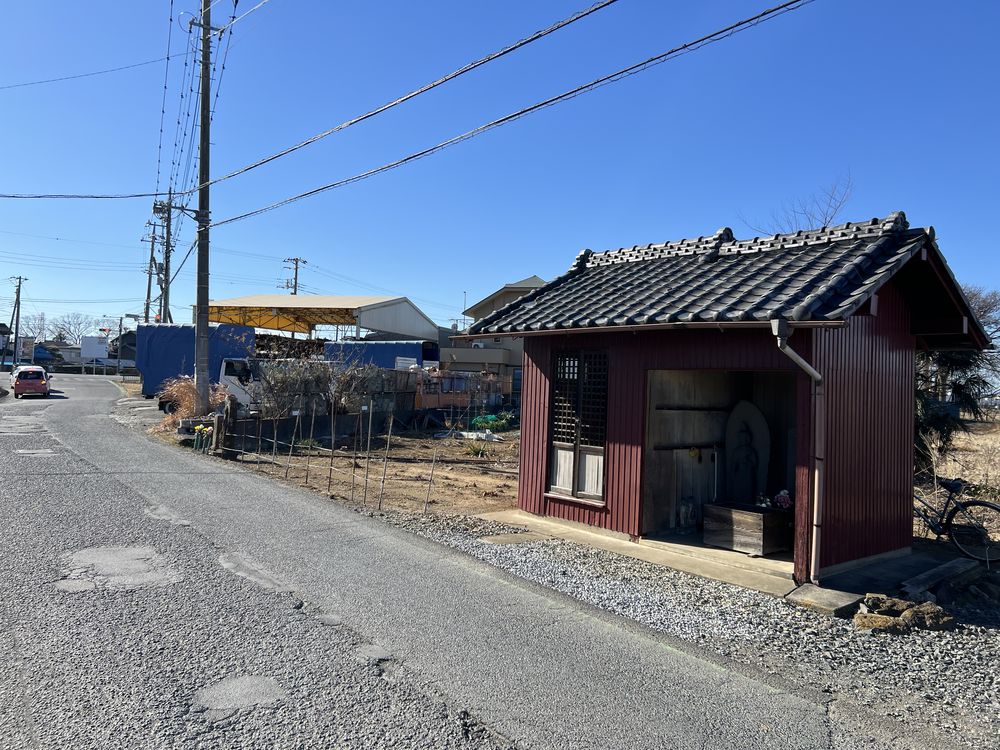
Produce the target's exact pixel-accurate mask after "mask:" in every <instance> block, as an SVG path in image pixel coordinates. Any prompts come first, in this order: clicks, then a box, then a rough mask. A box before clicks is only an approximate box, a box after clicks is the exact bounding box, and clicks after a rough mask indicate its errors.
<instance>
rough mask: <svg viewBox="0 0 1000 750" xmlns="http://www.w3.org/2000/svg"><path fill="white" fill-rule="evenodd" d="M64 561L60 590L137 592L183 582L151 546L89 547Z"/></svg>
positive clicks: (58, 586) (58, 582)
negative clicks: (98, 587) (106, 589)
mask: <svg viewBox="0 0 1000 750" xmlns="http://www.w3.org/2000/svg"><path fill="white" fill-rule="evenodd" d="M66 561H67V566H68V568H69V572H68V573H67V574H66V575H65V576H63V578H62V580H60V581H57V582H56V584H55V585H56V588H57V589H59V590H60V591H66V592H79V591H89V590H91V589H94V588H96V587H97V586H99V585H101V586H107V587H108V588H112V589H139V588H146V587H150V586H169V585H171V584H173V583H179V582H180V581H181V580H182V576H181V575H180V573H178V572H177V571H175V570H174V569H173V568H171V567H170V566H169V565H168V564H167V561H166V560H165V559H164V558H163V556H162V555H159V554H157V552H156V551H155V550H154V549H153V548H152V547H88V548H87V549H82V550H79V551H78V552H74V553H72V554H70V555H67V556H66Z"/></svg>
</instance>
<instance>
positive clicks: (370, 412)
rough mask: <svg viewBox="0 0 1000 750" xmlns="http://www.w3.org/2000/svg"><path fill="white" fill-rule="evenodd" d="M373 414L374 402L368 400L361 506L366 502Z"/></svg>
mask: <svg viewBox="0 0 1000 750" xmlns="http://www.w3.org/2000/svg"><path fill="white" fill-rule="evenodd" d="M374 412H375V400H374V399H369V400H368V447H367V448H365V486H364V489H363V490H362V493H361V504H362V505H364V504H365V503H366V502H368V466H369V464H371V460H372V417H373V415H374Z"/></svg>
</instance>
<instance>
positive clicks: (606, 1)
mask: <svg viewBox="0 0 1000 750" xmlns="http://www.w3.org/2000/svg"><path fill="white" fill-rule="evenodd" d="M217 1H218V0H217ZM264 2H267V0H264ZM264 2H261V3H259V4H258V5H256V6H254V7H253V8H251V9H250V10H248V11H247V12H246V13H244V14H243V15H241V16H239V17H238V18H235V19H234V20H232V21H231V22H230V23H228V24H227V25H226V26H223V27H222V29H221V30H220V33H221V32H222V31H225V30H226V29H228V28H229V27H230V26H232V25H233V24H234V23H236V22H237V21H239V20H241V19H243V18H245V17H246V16H248V15H250V13H252V12H253V11H255V10H257V8H259V7H261V6H262V5H264ZM616 2H618V0H601V2H598V3H596V4H594V5H592V6H590V7H589V8H585V9H583V10H581V11H578V12H577V13H574V14H573V15H571V16H569V17H567V18H564V19H563V20H561V21H558V22H557V23H554V24H552V25H551V26H548V27H547V28H544V29H542V30H540V31H536V32H535V33H534V34H531V35H530V36H527V37H525V38H523V39H521V40H519V41H517V42H514V43H513V44H510V45H508V46H507V47H504V48H503V49H500V50H497V51H496V52H493V53H491V54H489V55H486V56H485V57H481V58H479V59H478V60H475V61H473V62H471V63H468V64H467V65H464V66H462V67H461V68H459V69H458V70H455V71H452V72H451V73H448V74H447V75H445V76H442V77H441V78H438V79H437V80H434V81H431V82H430V83H428V84H425V85H423V86H421V87H420V88H417V89H414V90H413V91H411V92H409V93H408V94H404V95H403V96H400V97H398V98H396V99H393V100H392V101H391V102H388V103H386V104H383V105H382V106H380V107H376V108H375V109H373V110H371V111H369V112H366V113H364V114H363V115H359V116H358V117H355V118H352V119H350V120H347V121H346V122H342V123H341V124H339V125H336V126H335V127H332V128H330V129H328V130H324V131H323V132H322V133H317V134H316V135H314V136H312V137H310V138H307V139H306V140H304V141H301V142H300V143H297V144H295V145H293V146H289V147H288V148H286V149H283V150H281V151H278V152H277V153H274V154H271V155H270V156H266V157H264V158H262V159H258V160H257V161H255V162H253V163H252V164H248V165H246V166H244V167H242V168H240V169H237V170H236V171H234V172H230V173H228V174H225V175H222V176H220V177H216V178H215V179H213V180H210V181H208V182H207V183H206V185H208V186H210V185H215V184H217V183H219V182H223V181H225V180H230V179H232V178H233V177H237V176H239V175H242V174H245V173H247V172H250V171H251V170H254V169H257V168H258V167H262V166H264V165H265V164H269V163H270V162H272V161H274V160H276V159H280V158H282V157H284V156H287V155H288V154H291V153H294V152H295V151H298V150H299V149H302V148H305V147H306V146H308V145H310V144H312V143H315V142H316V141H319V140H322V139H323V138H326V137H327V136H329V135H332V134H334V133H337V132H339V131H342V130H346V129H347V128H349V127H351V126H352V125H357V124H358V123H361V122H364V121H365V120H368V119H371V118H372V117H376V116H378V115H380V114H382V113H383V112H386V111H388V110H390V109H392V108H394V107H397V106H399V105H400V104H403V103H404V102H407V101H409V100H410V99H413V98H414V97H416V96H419V95H421V94H424V93H426V92H428V91H430V90H432V89H435V88H437V87H438V86H442V85H444V84H445V83H448V82H449V81H452V80H454V79H456V78H458V77H459V76H462V75H465V74H466V73H469V72H471V71H473V70H475V69H476V68H479V67H481V66H483V65H486V64H487V63H489V62H492V61H494V60H497V59H499V58H501V57H504V56H506V55H509V54H510V53H511V52H514V51H515V50H518V49H520V48H522V47H525V46H527V45H528V44H531V43H532V42H535V41H538V40H539V39H542V38H543V37H546V36H548V35H550V34H552V33H554V32H556V31H558V30H560V29H562V28H565V27H566V26H569V25H570V24H572V23H575V22H576V21H579V20H581V19H583V18H586V17H587V16H589V15H591V14H593V13H596V12H597V11H599V10H602V9H604V8H606V7H608V6H609V5H613V4H614V3H616ZM213 5H214V3H213ZM231 33H232V32H230V34H231ZM189 40H190V30H189ZM190 48H191V45H190V41H189V44H188V51H186V52H185V61H184V66H185V68H187V65H188V63H187V55H188V54H189V53H190ZM227 51H228V45H227ZM175 56H176V55H175ZM161 59H162V58H161ZM152 62H158V61H157V60H154V61H152ZM192 67H193V66H192ZM224 68H225V64H224V63H223V69H224ZM220 77H221V75H220ZM182 80H183V79H182ZM192 80H193V76H192ZM192 93H193V91H192ZM181 98H182V99H183V98H184V95H183V89H182V93H181ZM182 106H183V105H182ZM188 111H189V112H190V99H189V110H188ZM213 111H214V106H213ZM188 119H189V115H185V120H188ZM177 122H178V126H179V125H180V113H178V121H177ZM178 132H179V127H178ZM184 134H185V137H186V135H187V127H185V129H184ZM174 143H175V153H176V152H177V137H176V135H175V141H174ZM178 176H179V175H178ZM199 187H200V186H197V185H196V186H193V187H191V188H186V186H185V188H186V189H184V190H175V191H174V195H178V196H180V195H192V194H193V193H194V192H195V191H196V190H197V189H198V188H199ZM157 190H159V186H158V185H157ZM162 195H163V194H162V193H130V194H117V195H79V196H77V195H67V194H30V193H0V198H53V199H55V198H82V199H84V198H85V199H97V198H106V199H123V198H158V197H161V196H162Z"/></svg>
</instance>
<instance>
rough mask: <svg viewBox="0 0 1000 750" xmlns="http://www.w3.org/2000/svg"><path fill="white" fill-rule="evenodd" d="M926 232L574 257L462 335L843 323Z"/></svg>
mask: <svg viewBox="0 0 1000 750" xmlns="http://www.w3.org/2000/svg"><path fill="white" fill-rule="evenodd" d="M933 232H934V230H933V229H930V230H925V229H910V228H909V224H908V223H907V221H906V217H905V216H904V215H903V214H902V212H897V213H893V214H890V215H889V216H887V217H886V218H885V219H872V220H871V221H865V222H856V223H851V222H849V223H847V224H842V225H840V226H835V227H824V228H822V229H816V230H806V231H799V232H794V233H791V234H776V235H774V236H771V237H754V238H753V239H749V240H738V239H736V238H735V237H734V236H733V233H732V230H731V229H729V228H725V229H720V230H719V231H718V232H716V233H715V234H714V235H711V236H708V237H698V238H695V239H688V240H680V241H678V242H667V243H663V244H659V245H636V246H635V247H624V248H621V249H619V250H612V251H609V252H605V253H594V252H592V251H591V250H584V251H583V252H581V253H580V254H579V255H578V256H577V258H576V261H575V262H574V263H573V266H572V267H571V268H570V270H569V271H568V272H567V273H565V274H563V275H562V276H560V277H558V278H557V279H555V280H553V281H551V282H549V283H548V284H546V285H545V286H542V287H539V288H538V289H535V290H532V291H531V292H529V293H528V294H526V295H524V296H523V297H521V298H520V299H518V300H516V301H514V302H512V303H510V304H509V305H507V306H506V307H504V308H502V309H500V310H497V311H496V312H494V313H492V314H490V315H488V316H487V317H485V318H483V319H482V320H480V321H478V322H477V323H475V324H474V325H473V326H472V328H471V329H470V331H469V332H470V333H471V334H473V335H475V334H489V333H517V332H529V331H546V330H552V331H556V330H565V329H579V328H593V327H606V326H635V325H657V324H671V323H674V324H683V323H692V322H717V323H720V324H724V323H731V322H745V321H760V322H763V321H767V320H771V319H774V318H784V319H786V320H789V321H836V320H844V319H846V318H847V317H848V316H849V315H851V314H852V313H853V312H855V311H856V310H857V309H858V308H859V307H860V306H861V305H862V304H863V303H864V302H865V301H866V300H867V299H868V298H869V297H870V296H871V294H873V293H874V292H875V291H876V290H877V289H878V287H880V286H881V285H882V284H883V283H884V282H885V281H886V280H887V279H888V278H889V277H891V276H892V275H893V274H894V273H895V272H896V271H897V270H899V269H900V268H901V267H902V266H903V264H905V263H906V261H908V260H909V259H910V258H911V257H912V256H913V254H914V253H916V252H918V251H919V250H920V249H921V248H922V247H923V246H924V245H925V243H927V242H932V241H933V238H934V234H933Z"/></svg>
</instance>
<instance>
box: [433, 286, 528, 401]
mask: <svg viewBox="0 0 1000 750" xmlns="http://www.w3.org/2000/svg"><path fill="white" fill-rule="evenodd" d="M544 285H545V280H544V279H542V278H539V277H538V276H529V277H528V278H526V279H521V280H520V281H515V282H513V283H511V284H505V285H504V286H502V287H500V288H499V289H497V290H496V291H495V292H493V293H492V294H490V295H488V296H487V297H484V298H483V299H481V300H480V301H479V302H476V303H475V304H473V305H471V306H470V307H469V308H468V309H467V310H465V311H464V314H465V315H468V316H469V317H471V318H472V319H473V320H475V321H478V320H481V319H482V318H485V317H486V316H487V315H490V314H492V313H494V312H496V311H497V310H501V309H503V308H504V307H505V306H507V305H509V304H510V303H511V302H514V301H515V300H517V299H518V298H520V297H522V296H524V295H525V294H528V293H529V292H531V291H533V290H535V289H538V288H539V287H541V286H544ZM456 333H459V331H458V327H457V326H456V327H455V328H454V329H453V330H451V331H449V330H448V329H442V334H443V336H442V337H443V339H444V340H443V341H442V342H441V365H442V367H446V368H448V369H449V370H458V371H464V372H483V371H486V372H493V373H496V374H497V376H498V377H499V378H500V379H501V380H502V381H503V382H504V383H505V384H509V388H510V391H511V395H512V398H513V400H514V401H515V403H517V401H518V398H519V394H520V391H521V359H522V357H523V355H524V346H523V343H522V342H521V340H520V339H511V338H501V337H495V338H492V339H490V338H482V339H478V340H476V341H475V342H474V343H473V342H471V341H465V340H452V339H450V337H451V336H453V335H455V334H456Z"/></svg>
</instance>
